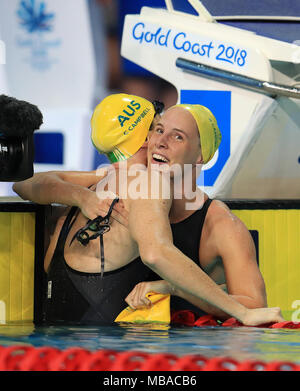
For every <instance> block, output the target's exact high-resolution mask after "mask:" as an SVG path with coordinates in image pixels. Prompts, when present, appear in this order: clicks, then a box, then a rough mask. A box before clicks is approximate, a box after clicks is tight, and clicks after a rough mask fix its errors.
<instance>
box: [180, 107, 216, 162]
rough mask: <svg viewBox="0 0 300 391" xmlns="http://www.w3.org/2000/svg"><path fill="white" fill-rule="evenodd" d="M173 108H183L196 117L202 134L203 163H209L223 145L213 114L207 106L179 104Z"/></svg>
mask: <svg viewBox="0 0 300 391" xmlns="http://www.w3.org/2000/svg"><path fill="white" fill-rule="evenodd" d="M173 107H182V108H183V109H185V110H188V111H189V112H190V113H191V114H192V116H193V117H194V119H195V121H196V123H197V127H198V130H199V134H200V144H201V151H202V157H203V163H204V164H205V163H207V162H209V161H210V160H211V159H212V158H213V156H214V154H215V152H216V150H217V149H218V148H219V145H220V143H221V139H222V135H221V132H220V129H219V127H218V124H217V120H216V118H215V117H214V115H213V113H212V112H211V111H210V110H209V109H208V108H207V107H205V106H201V105H189V104H178V105H175V106H173Z"/></svg>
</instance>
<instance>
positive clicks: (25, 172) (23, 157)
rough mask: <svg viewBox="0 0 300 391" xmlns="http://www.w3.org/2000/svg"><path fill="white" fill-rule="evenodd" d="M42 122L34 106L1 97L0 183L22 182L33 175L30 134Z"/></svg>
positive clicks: (40, 115) (38, 111)
mask: <svg viewBox="0 0 300 391" xmlns="http://www.w3.org/2000/svg"><path fill="white" fill-rule="evenodd" d="M42 123H43V115H42V113H41V112H40V110H39V109H38V107H37V106H35V105H33V104H31V103H29V102H25V101H23V100H18V99H16V98H12V97H9V96H6V95H0V181H4V182H12V181H14V182H15V181H22V180H24V179H27V178H30V177H31V176H32V175H33V160H34V142H33V132H34V131H35V130H38V129H39V128H40V126H41V124H42Z"/></svg>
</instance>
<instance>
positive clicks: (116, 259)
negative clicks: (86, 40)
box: [15, 97, 282, 325]
mask: <svg viewBox="0 0 300 391" xmlns="http://www.w3.org/2000/svg"><path fill="white" fill-rule="evenodd" d="M122 99H123V97H122V98H121V99H120V100H121V104H120V108H118V110H119V109H120V111H118V112H119V113H123V114H124V117H127V118H128V119H126V121H125V119H124V118H119V116H120V115H121V116H122V117H123V114H118V116H116V117H114V121H118V123H119V128H118V131H119V132H120V133H122V132H123V135H124V136H130V135H131V134H134V131H135V130H137V129H138V128H139V124H140V122H141V121H142V120H143V118H144V117H145V116H147V115H148V114H149V113H151V108H149V111H148V110H147V109H148V108H147V107H146V108H145V109H143V110H142V111H141V112H140V110H141V109H142V108H143V107H142V105H141V104H140V103H139V101H138V100H135V99H132V97H128V99H129V100H127V101H125V102H124V101H123V100H122ZM132 100H134V102H132ZM106 103H108V104H109V99H108V100H107V101H106ZM136 103H138V105H139V104H140V105H141V107H139V108H138V107H137V105H136ZM123 104H124V105H123ZM122 105H123V106H122ZM177 109H178V108H177ZM181 110H182V109H181ZM185 111H186V110H185ZM142 113H144V114H143V115H144V117H139V116H142ZM135 115H137V118H135ZM138 118H141V119H140V120H139V119H138ZM163 118H164V117H163ZM98 121H101V113H100V115H99V116H98ZM99 123H101V122H99ZM115 123H117V122H115ZM121 123H122V125H121ZM127 124H129V126H128V127H126V128H125V126H127ZM133 124H135V126H134V127H132V126H133ZM104 125H105V123H104V122H102V126H104ZM165 125H166V124H165ZM102 126H101V128H102ZM129 127H131V128H129ZM156 129H157V128H156ZM100 130H101V129H100ZM169 130H170V132H171V133H172V132H173V128H172V129H168V131H167V135H168V136H169V135H170V132H169ZM179 130H185V129H179ZM155 131H156V130H154V135H155V134H156V133H155ZM197 131H198V130H197ZM125 132H126V134H125ZM157 134H160V133H157ZM163 134H164V135H165V134H166V133H163ZM196 136H197V137H198V139H199V134H197V135H194V137H193V138H191V139H190V140H188V141H187V148H190V150H191V151H192V152H193V153H194V155H193V156H196V155H197V151H199V156H198V157H199V159H200V161H201V159H203V156H200V155H201V148H200V143H199V142H198V145H197V144H196V143H195V140H196V139H197V138H195V137H196ZM152 137H154V136H152ZM156 137H157V136H156ZM100 138H101V137H100ZM178 139H179V138H178V137H177V136H176V137H175V138H174V140H176V142H177V140H178ZM154 140H155V139H154ZM93 142H94V144H95V139H94V138H93ZM178 142H179V141H178ZM150 143H151V139H150ZM163 144H164V147H165V148H166V149H168V148H170V139H169V138H166V139H164V140H163V142H162V143H160V147H158V146H157V145H156V147H155V148H157V149H159V148H161V147H162V145H163ZM112 147H113V148H114V146H113V145H112ZM119 149H120V148H119ZM183 151H184V149H182V153H183ZM109 152H110V151H109V150H107V151H106V153H109ZM126 152H127V153H128V154H130V153H131V151H130V150H129V149H128V146H127V149H126ZM141 152H142V153H141V156H143V158H144V151H141ZM149 153H151V152H150V151H149V152H148V156H149ZM136 155H137V154H135V155H133V156H132V157H130V158H129V159H128V167H129V166H130V164H132V161H131V159H132V158H133V159H134V161H135V162H137V159H136ZM168 156H169V155H168ZM170 156H171V155H170ZM180 156H181V157H182V156H183V154H181V155H180ZM195 163H196V161H195ZM116 172H117V173H118V169H117V170H116ZM76 175H77V176H76ZM83 175H84V174H83ZM139 175H142V176H147V175H148V173H147V171H146V170H144V171H143V172H140V173H139ZM153 175H154V176H155V177H158V178H159V181H160V184H162V182H163V181H164V179H163V177H162V176H161V174H160V173H159V172H157V171H155V173H154V174H153ZM50 176H51V175H49V177H50ZM78 177H79V174H76V173H75V174H73V179H74V178H75V179H74V182H75V184H74V183H72V186H73V187H72V186H71V187H72V189H73V190H72V191H74V189H75V188H76V184H78V183H79V182H80V181H81V182H80V184H83V182H84V179H82V180H79V179H78ZM40 178H41V177H40ZM43 178H45V174H44V176H43ZM148 178H149V177H148ZM52 179H53V174H52ZM60 179H61V178H60ZM64 179H67V180H69V182H72V174H71V175H70V176H69V177H68V174H66V173H64ZM94 179H95V178H94ZM97 179H99V178H97ZM127 179H128V185H130V181H133V180H134V179H135V178H127ZM34 182H35V184H37V182H38V180H36V181H35V180H34V179H33V180H32V181H31V184H33V183H34ZM90 182H91V176H87V181H86V184H91V183H90ZM44 183H46V180H45V182H44ZM94 183H96V181H95V182H94ZM27 184H28V182H27ZM69 184H70V183H69ZM60 185H61V188H62V187H63V186H65V189H67V187H68V186H67V185H68V184H67V185H66V183H65V184H64V185H63V184H62V183H60ZM22 187H23V186H22V184H20V186H15V190H16V191H19V194H21V195H22V194H23V196H24V198H27V199H28V198H30V199H33V198H34V197H35V195H34V194H30V191H29V192H26V190H25V191H24V192H22ZM50 187H51V186H50ZM54 187H55V186H54ZM46 188H47V185H45V187H44V192H45V193H46V192H47V190H46ZM23 190H24V187H23ZM27 190H28V186H27ZM48 190H49V188H48ZM56 190H57V188H56ZM78 191H79V192H82V189H79V188H78ZM87 191H91V190H87ZM47 194H48V198H47V201H48V202H49V199H50V196H49V194H51V192H50V191H48V192H47ZM57 198H59V195H57V194H56V196H55V197H53V200H51V201H50V202H54V201H56V202H59V200H57ZM79 198H80V197H79ZM36 199H39V200H40V201H41V200H42V195H41V193H40V194H39V196H38V197H37V198H35V199H34V201H36ZM73 200H74V198H73ZM43 201H44V199H43ZM36 202H37V201H36ZM123 203H124V208H125V209H126V210H127V211H128V214H129V218H128V228H127V226H126V221H124V220H123V221H122V220H121V219H120V218H119V217H117V216H115V218H113V219H112V221H111V226H110V231H109V232H107V233H106V234H105V236H104V247H105V269H104V279H105V278H107V277H109V276H111V275H112V274H111V273H112V272H114V271H116V270H118V271H120V270H122V268H125V269H126V267H127V266H128V265H130V264H131V263H132V262H133V261H134V260H135V259H136V257H138V255H139V254H140V256H141V259H142V262H143V264H144V265H146V266H147V267H148V268H149V269H151V270H153V271H154V272H155V273H157V274H159V275H160V276H161V278H163V279H164V280H166V281H167V283H168V284H170V286H172V287H173V288H174V289H175V290H176V292H178V294H182V292H183V296H185V297H187V296H188V297H190V298H194V299H195V300H194V302H196V304H197V303H198V301H199V302H201V303H208V304H209V305H210V306H213V307H214V308H218V309H219V310H220V311H224V312H225V313H226V314H229V315H230V316H234V317H235V318H237V319H238V320H240V321H241V322H242V323H244V324H247V325H257V324H260V323H266V322H270V321H274V322H278V321H281V320H282V317H281V315H280V310H279V309H278V308H274V309H266V308H260V309H257V310H256V309H251V310H250V309H247V308H246V307H245V306H244V305H242V304H241V303H239V301H238V300H234V299H232V298H231V297H230V296H229V295H227V294H226V293H224V292H223V291H222V290H221V289H220V288H219V287H218V286H217V285H216V284H215V282H214V281H213V280H212V279H211V278H210V277H208V275H207V274H205V273H204V272H203V270H201V268H200V267H199V266H198V265H196V264H195V262H194V261H193V260H191V259H190V258H189V257H187V256H186V255H184V254H183V253H182V252H181V251H180V250H179V249H178V248H176V247H175V246H174V244H173V241H172V233H171V228H170V223H169V214H170V216H171V215H172V213H173V212H172V209H171V208H172V199H162V198H159V199H151V198H148V199H139V200H135V199H132V198H127V199H123ZM75 205H81V202H80V201H79V199H77V201H76V204H75ZM185 213H186V212H184V211H181V212H180V213H179V214H185ZM179 214H178V215H179ZM207 217H208V216H207ZM118 219H119V221H118ZM71 220H72V219H71ZM85 223H86V218H85V216H84V215H83V214H81V213H79V214H78V216H77V218H76V219H75V221H74V220H73V223H71V222H70V224H72V225H68V230H67V232H66V241H65V246H64V247H63V248H62V249H58V250H59V251H63V255H64V257H65V261H66V268H68V270H69V269H72V270H73V271H74V273H73V274H72V276H71V279H72V283H73V284H75V283H76V282H78V280H80V278H81V277H83V278H85V277H86V275H87V274H90V275H95V273H99V271H100V262H99V254H100V251H99V242H98V241H94V242H90V243H89V245H88V246H87V247H84V246H82V245H81V244H80V243H77V242H74V243H73V244H72V245H71V246H70V242H71V239H72V237H73V236H74V233H76V232H77V231H78V229H80V228H81V227H83V226H84V225H85ZM60 233H61V231H60V229H59V228H58V229H57V231H56V233H55V235H54V238H53V243H52V253H53V249H54V248H55V246H56V244H57V241H59V237H60ZM56 249H57V247H56ZM50 253H51V250H50ZM50 258H51V257H50ZM49 269H50V270H51V263H50V267H49ZM76 272H77V273H76ZM78 273H79V274H78ZM75 274H76V276H75ZM120 276H121V275H120ZM56 277H57V278H59V276H56ZM91 277H92V276H91ZM107 281H108V280H107ZM142 281H143V280H141V281H140V282H142ZM111 283H112V282H111V281H110V283H109V285H108V286H110V285H111ZM123 283H124V285H125V281H123ZM79 285H80V284H79ZM119 285H120V280H118V286H119ZM108 286H106V285H104V286H103V290H104V291H102V290H101V292H102V293H101V294H100V293H99V296H101V295H102V294H103V292H104V294H105V289H108ZM79 288H80V286H79ZM127 288H128V287H127ZM133 288H134V287H132V289H133ZM95 289H96V288H95ZM116 291H117V286H115V288H114V290H113V291H112V290H110V291H109V294H110V295H109V298H108V296H107V292H106V300H107V301H108V302H109V301H111V302H113V301H114V300H115V297H114V296H113V294H114V293H115V292H116ZM62 293H63V292H62ZM128 293H130V291H129V292H128ZM50 296H51V295H50ZM82 296H83V297H82V300H81V305H82V308H84V300H86V301H89V300H90V303H89V306H88V308H87V310H86V312H84V314H83V317H82V318H81V319H79V321H81V320H82V319H83V320H86V319H87V317H88V315H89V314H91V313H92V315H91V321H93V316H94V315H95V313H93V309H94V310H95V309H98V310H99V311H100V310H101V305H102V304H103V300H102V299H101V298H100V300H99V302H98V303H95V298H97V297H96V296H97V295H96V292H95V291H94V292H93V294H92V296H91V292H90V295H88V294H87V291H85V292H83V294H82ZM87 297H88V300H87ZM117 299H119V296H118V297H117ZM50 300H51V297H50ZM70 300H71V299H70ZM201 305H202V304H201ZM61 313H63V311H61ZM104 315H107V316H108V317H110V316H111V314H107V313H106V314H104ZM94 320H95V318H94Z"/></svg>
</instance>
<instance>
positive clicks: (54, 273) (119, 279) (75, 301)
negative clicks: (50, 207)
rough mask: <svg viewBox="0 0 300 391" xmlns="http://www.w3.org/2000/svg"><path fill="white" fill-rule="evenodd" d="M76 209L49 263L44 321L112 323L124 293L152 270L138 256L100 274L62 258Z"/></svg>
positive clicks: (120, 307) (65, 226)
mask: <svg viewBox="0 0 300 391" xmlns="http://www.w3.org/2000/svg"><path fill="white" fill-rule="evenodd" d="M76 210H77V208H76V207H73V208H71V210H70V212H69V214H68V216H67V218H66V220H65V222H64V225H63V227H62V230H61V232H60V235H59V238H58V241H57V245H56V249H55V251H54V254H53V257H52V260H51V263H50V267H49V271H48V274H47V281H48V285H47V292H46V302H45V312H44V320H45V322H46V323H47V324H53V323H55V324H57V323H63V324H66V323H71V324H76V323H77V324H93V325H97V324H111V323H113V321H114V319H115V318H116V317H117V316H118V315H119V313H120V312H121V311H122V310H123V309H124V308H126V307H127V303H126V302H125V300H124V299H125V298H126V296H127V295H128V294H129V293H130V292H131V290H132V289H133V288H134V287H135V285H136V284H138V283H139V282H142V281H149V278H150V276H152V271H151V270H150V269H149V268H148V267H146V266H145V265H144V264H143V262H142V261H141V260H140V258H137V259H135V260H134V261H132V262H130V263H129V264H128V265H126V266H123V267H121V268H120V269H117V270H114V271H111V272H106V273H104V274H103V276H102V277H101V273H84V272H79V271H76V270H74V269H72V268H71V267H70V266H69V265H68V264H67V263H66V261H65V258H64V246H65V242H66V238H67V236H68V233H69V231H70V229H71V224H70V223H71V220H72V218H73V216H74V214H75V212H76ZM99 266H100V262H99Z"/></svg>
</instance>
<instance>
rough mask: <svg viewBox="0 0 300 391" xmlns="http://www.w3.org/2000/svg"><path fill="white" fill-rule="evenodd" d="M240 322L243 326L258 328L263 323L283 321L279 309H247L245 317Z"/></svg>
mask: <svg viewBox="0 0 300 391" xmlns="http://www.w3.org/2000/svg"><path fill="white" fill-rule="evenodd" d="M241 320H242V323H243V324H244V325H245V326H259V325H261V324H265V323H279V322H284V321H285V319H284V318H283V317H282V315H281V310H280V308H279V307H273V308H255V309H247V311H246V313H245V316H244V317H243V318H242V319H241Z"/></svg>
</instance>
